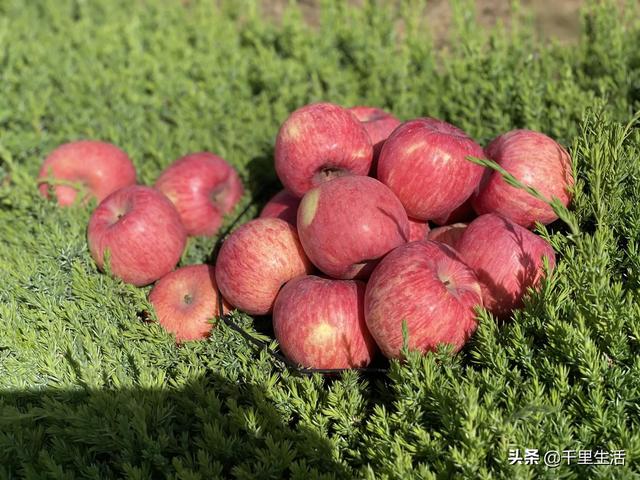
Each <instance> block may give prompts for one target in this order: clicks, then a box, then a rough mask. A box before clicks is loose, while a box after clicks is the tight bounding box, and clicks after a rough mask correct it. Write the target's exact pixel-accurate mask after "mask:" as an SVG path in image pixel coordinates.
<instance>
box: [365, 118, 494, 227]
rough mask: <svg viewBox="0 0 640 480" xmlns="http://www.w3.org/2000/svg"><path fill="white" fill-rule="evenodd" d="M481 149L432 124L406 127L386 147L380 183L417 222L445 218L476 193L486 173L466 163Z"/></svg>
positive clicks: (454, 131)
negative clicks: (483, 173) (390, 191)
mask: <svg viewBox="0 0 640 480" xmlns="http://www.w3.org/2000/svg"><path fill="white" fill-rule="evenodd" d="M468 155H473V156H475V157H483V156H484V155H483V152H482V147H480V145H478V144H477V143H476V142H474V141H473V140H472V139H471V138H470V137H469V136H468V135H467V134H466V133H464V132H463V131H462V130H460V129H459V128H457V127H454V126H453V125H450V124H448V123H446V122H443V121H440V120H436V119H433V118H418V119H416V120H411V121H409V122H405V123H403V124H402V125H401V126H399V127H398V128H396V129H395V130H394V132H393V133H392V134H391V136H390V137H389V138H388V139H387V141H386V142H384V145H383V146H382V151H381V152H380V159H379V160H378V173H377V174H378V179H379V180H380V181H381V182H382V183H384V184H385V185H387V186H388V187H389V188H390V189H391V190H392V191H393V192H394V193H395V194H396V195H397V196H398V198H399V199H400V201H401V202H402V204H403V205H404V207H405V209H406V210H407V214H408V215H409V216H410V217H413V218H416V219H418V220H431V219H434V218H438V217H447V216H448V215H450V214H451V212H453V211H454V210H455V209H457V208H458V207H460V206H461V205H462V204H463V203H464V202H465V201H466V200H467V198H469V196H470V195H471V193H472V192H473V191H474V189H476V188H477V186H478V184H479V182H480V179H481V177H482V172H483V171H484V168H483V167H481V166H479V165H476V164H474V163H472V162H470V161H468V160H467V159H466V157H467V156H468Z"/></svg>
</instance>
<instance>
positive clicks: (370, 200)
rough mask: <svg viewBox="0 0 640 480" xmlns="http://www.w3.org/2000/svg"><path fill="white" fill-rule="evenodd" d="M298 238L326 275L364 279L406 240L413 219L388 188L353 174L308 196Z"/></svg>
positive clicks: (301, 208) (300, 213) (302, 206)
mask: <svg viewBox="0 0 640 480" xmlns="http://www.w3.org/2000/svg"><path fill="white" fill-rule="evenodd" d="M298 233H299V235H300V242H301V243H302V246H303V247H304V251H305V252H306V253H307V256H308V257H309V259H310V260H311V261H312V262H313V263H314V265H315V266H316V267H318V268H319V269H320V270H321V271H322V272H324V273H325V274H327V275H329V276H331V277H334V278H342V279H351V278H360V279H363V278H367V277H368V276H369V274H370V273H371V270H372V269H373V267H374V266H375V265H376V263H377V262H378V260H379V259H380V258H381V257H382V256H384V255H385V254H386V253H387V252H389V251H391V250H393V249H394V248H395V247H397V246H398V245H402V244H403V243H405V242H406V241H407V240H408V238H409V220H408V218H407V214H406V212H405V211H404V208H403V207H402V204H401V203H400V201H399V200H398V199H397V198H396V196H395V195H394V194H393V192H392V191H391V190H389V188H387V187H386V186H385V185H383V184H382V183H380V182H379V181H377V180H376V179H374V178H371V177H363V176H356V175H351V176H347V177H340V178H336V179H334V180H331V181H330V182H325V183H323V184H321V185H320V186H319V187H315V188H314V189H312V190H310V191H309V192H307V194H306V195H305V196H304V197H303V198H302V201H301V202H300V206H299V207H298Z"/></svg>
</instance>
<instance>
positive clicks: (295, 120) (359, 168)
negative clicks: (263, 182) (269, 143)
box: [275, 103, 373, 197]
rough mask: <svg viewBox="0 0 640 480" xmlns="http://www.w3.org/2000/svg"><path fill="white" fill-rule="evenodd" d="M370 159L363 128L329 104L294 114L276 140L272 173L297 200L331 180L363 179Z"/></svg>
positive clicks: (313, 105) (370, 155)
mask: <svg viewBox="0 0 640 480" xmlns="http://www.w3.org/2000/svg"><path fill="white" fill-rule="evenodd" d="M372 158H373V146H372V145H371V139H370V138H369V135H368V134H367V132H366V130H365V128H364V127H363V126H362V124H361V123H360V122H359V121H358V119H357V118H356V117H355V116H354V115H353V114H352V113H351V112H349V111H348V110H346V109H344V108H342V107H340V106H338V105H334V104H331V103H314V104H311V105H307V106H305V107H302V108H300V109H298V110H296V111H295V112H293V113H292V114H291V115H290V116H289V118H287V120H286V121H285V122H284V123H283V124H282V126H281V127H280V131H279V132H278V136H277V138H276V147H275V166H276V173H277V174H278V177H279V178H280V181H281V182H282V184H283V185H284V187H285V188H286V189H287V190H289V191H290V192H291V193H293V194H294V195H296V196H298V197H302V196H303V195H304V194H305V193H306V192H307V191H308V190H310V189H311V188H313V187H316V186H318V185H320V184H321V183H323V182H326V181H327V180H331V179H332V178H336V177H341V176H344V175H352V174H353V175H366V174H367V173H368V172H369V168H370V167H371V160H372Z"/></svg>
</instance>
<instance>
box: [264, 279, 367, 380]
mask: <svg viewBox="0 0 640 480" xmlns="http://www.w3.org/2000/svg"><path fill="white" fill-rule="evenodd" d="M364 291H365V284H364V283H363V282H360V281H357V280H331V279H326V278H320V277H316V276H313V275H309V276H304V277H298V278H294V279H293V280H291V281H290V282H289V283H287V284H286V285H285V286H284V287H282V290H281V291H280V293H279V294H278V298H276V303H275V305H274V307H273V329H274V332H275V336H276V339H277V340H278V343H279V344H280V348H281V349H282V352H283V353H284V354H285V356H286V357H287V358H288V359H289V360H291V361H292V362H295V363H297V364H299V365H302V366H304V367H307V368H322V369H325V368H357V367H365V366H367V365H368V364H369V363H370V362H371V359H372V357H373V356H374V355H375V352H376V344H375V342H374V341H373V338H371V334H370V333H369V331H368V330H367V326H366V325H365V321H364V308H363V300H364Z"/></svg>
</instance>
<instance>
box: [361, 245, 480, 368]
mask: <svg viewBox="0 0 640 480" xmlns="http://www.w3.org/2000/svg"><path fill="white" fill-rule="evenodd" d="M478 305H482V297H481V295H480V285H479V283H478V279H477V278H476V275H475V274H474V273H473V271H472V270H471V269H470V268H469V267H467V266H466V265H465V264H464V263H463V262H462V260H461V259H460V257H459V256H458V255H457V253H456V252H455V251H454V250H453V249H452V248H450V247H448V246H446V245H443V244H441V243H438V242H431V241H428V240H423V241H420V242H411V243H407V244H406V245H403V246H401V247H398V248H396V249H395V250H394V251H393V252H391V253H389V254H388V255H387V256H386V257H385V258H383V259H382V261H381V262H380V263H379V264H378V266H377V267H376V269H375V270H374V271H373V273H372V274H371V278H370V279H369V282H368V283H367V290H366V294H365V300H364V314H365V319H366V322H367V327H368V328H369V331H370V332H371V335H372V336H373V338H374V340H375V341H376V343H377V344H378V346H379V347H380V350H382V353H383V354H384V355H385V356H386V357H388V358H398V357H400V356H401V352H400V351H401V349H402V343H403V338H402V325H403V322H405V321H406V323H407V329H408V334H409V335H408V341H409V342H408V346H409V348H410V349H417V350H420V351H422V352H426V351H430V350H435V349H436V348H437V346H438V344H441V343H444V344H451V345H453V347H454V349H455V351H458V350H460V348H462V346H463V345H464V344H465V342H466V341H467V340H468V339H469V337H470V336H471V334H472V333H473V332H474V331H475V329H476V325H477V320H476V314H475V311H474V307H476V306H478Z"/></svg>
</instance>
